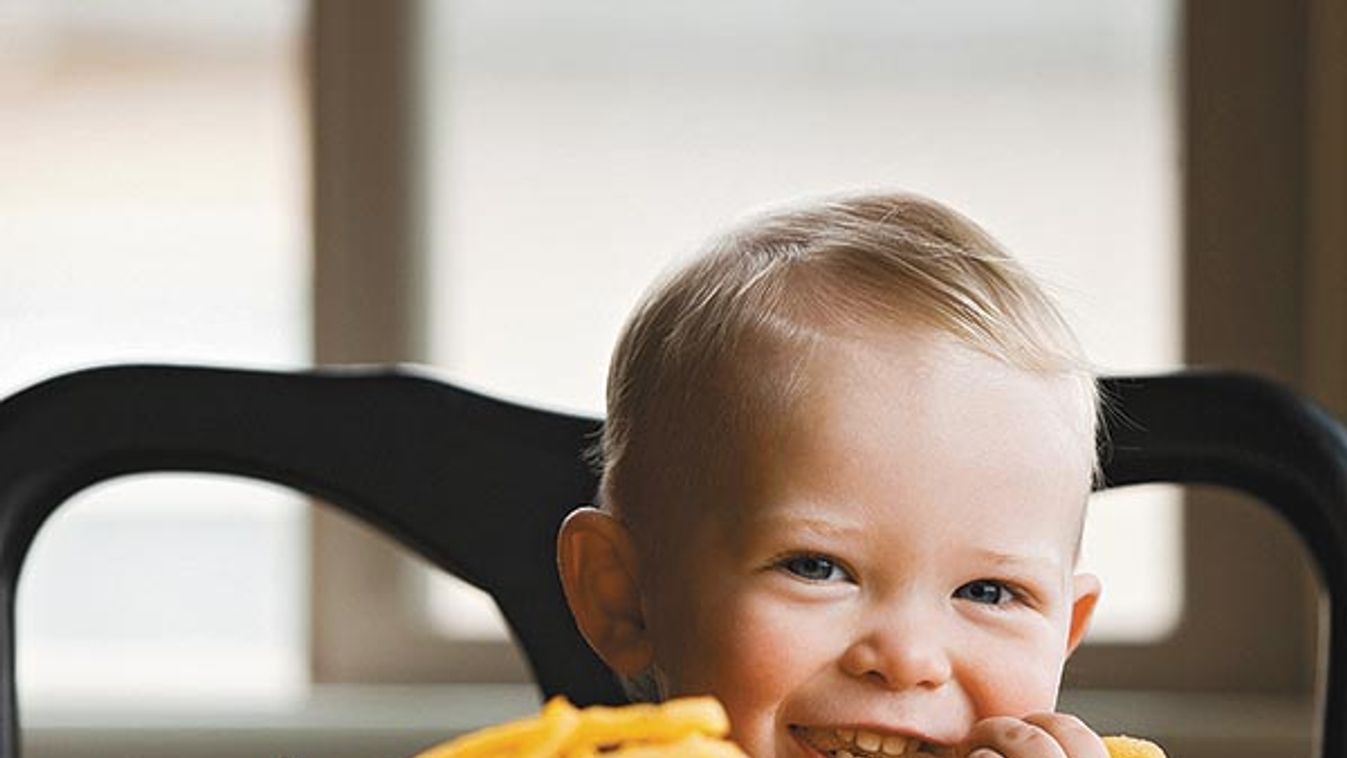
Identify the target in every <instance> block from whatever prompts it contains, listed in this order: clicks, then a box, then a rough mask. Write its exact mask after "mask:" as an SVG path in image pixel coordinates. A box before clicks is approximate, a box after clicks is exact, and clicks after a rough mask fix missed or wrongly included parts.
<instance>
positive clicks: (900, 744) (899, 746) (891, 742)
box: [880, 734, 910, 755]
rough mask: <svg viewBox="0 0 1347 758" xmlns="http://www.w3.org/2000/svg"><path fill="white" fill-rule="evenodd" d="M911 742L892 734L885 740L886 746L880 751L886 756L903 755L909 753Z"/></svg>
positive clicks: (881, 747) (882, 746)
mask: <svg viewBox="0 0 1347 758" xmlns="http://www.w3.org/2000/svg"><path fill="white" fill-rule="evenodd" d="M909 742H910V740H908V738H906V737H899V736H898V735H896V734H890V735H889V736H887V737H885V738H884V744H883V745H881V746H880V751H881V752H883V753H884V755H902V754H903V753H906V752H907V745H908V743H909Z"/></svg>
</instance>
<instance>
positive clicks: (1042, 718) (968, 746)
mask: <svg viewBox="0 0 1347 758" xmlns="http://www.w3.org/2000/svg"><path fill="white" fill-rule="evenodd" d="M958 755H959V756H961V757H964V756H966V758H1109V753H1108V749H1107V748H1105V747H1104V742H1103V740H1101V739H1100V738H1099V735H1097V734H1095V733H1094V731H1093V730H1092V729H1090V727H1088V726H1086V725H1085V722H1083V721H1081V720H1080V719H1078V718H1076V717H1075V716H1071V715H1069V714H1065V713H1035V714H1033V715H1032V716H1026V717H1024V718H1022V719H1017V718H1010V717H1008V716H997V717H994V718H989V719H983V720H982V721H979V722H978V723H976V724H974V725H973V729H972V731H970V732H969V733H968V738H967V739H965V740H964V742H963V744H961V745H960V746H959V750H958Z"/></svg>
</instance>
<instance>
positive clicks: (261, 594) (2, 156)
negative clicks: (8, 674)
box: [0, 0, 309, 707]
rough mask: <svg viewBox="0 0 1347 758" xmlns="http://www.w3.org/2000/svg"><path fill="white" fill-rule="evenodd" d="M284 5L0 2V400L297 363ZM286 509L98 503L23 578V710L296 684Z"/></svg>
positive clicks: (48, 543)
mask: <svg viewBox="0 0 1347 758" xmlns="http://www.w3.org/2000/svg"><path fill="white" fill-rule="evenodd" d="M301 10H302V8H301V6H300V4H299V3H298V2H293V1H283V2H263V1H262V0H250V1H248V2H242V3H229V4H227V5H212V4H206V3H142V2H127V1H120V2H100V3H83V2H76V1H75V0H0V37H2V38H3V39H4V40H5V43H4V44H3V45H0V113H3V114H4V115H3V117H0V166H4V173H5V176H6V178H7V181H4V182H0V271H3V274H0V324H3V328H0V354H3V355H4V356H5V360H4V362H3V363H0V393H3V394H9V393H12V392H14V391H16V390H18V389H19V388H20V387H22V386H25V385H28V384H31V383H33V382H36V381H38V380H41V379H44V378H46V377H49V376H51V375H54V374H57V373H60V372H63V371H68V370H72V369H78V368H83V367H88V366H91V365H95V364H101V363H108V362H121V361H163V362H191V363H204V364H228V365H245V366H261V367H294V366H297V365H301V364H303V363H304V362H306V361H307V358H308V352H309V348H308V341H309V338H308V334H309V327H308V323H309V321H308V315H307V309H308V294H307V293H308V257H307V227H306V222H305V217H306V206H305V166H306V162H305V161H306V157H305V153H304V148H303V144H304V143H303V122H302V119H301V114H302V111H301V104H302V100H301V98H300V94H301V90H300V81H299V76H298V65H297V63H298V60H297V55H298V51H299V39H300V38H299V34H300V21H301V18H302V14H301ZM304 539H305V530H304V511H303V509H302V501H301V500H299V499H298V498H297V497H295V496H294V495H292V494H289V493H281V492H277V491H275V490H274V489H272V488H268V487H262V486H261V485H256V484H252V485H247V486H244V485H241V484H239V483H236V482H227V483H226V482H222V481H221V480H219V479H218V478H206V477H182V476H174V477H148V478H144V479H141V478H137V479H135V480H132V481H129V482H114V483H111V484H108V485H106V486H104V487H99V488H96V489H94V490H92V491H90V492H89V493H86V494H83V495H81V496H80V497H78V498H76V500H75V501H74V502H73V503H72V504H69V505H68V506H66V507H63V508H62V509H61V510H60V511H59V512H58V513H57V514H56V515H55V516H54V517H53V519H52V520H51V522H49V524H47V526H46V528H45V529H44V530H43V532H42V533H41V534H40V535H39V537H38V540H37V542H36V543H35V544H34V546H33V550H32V552H31V553H30V555H29V558H28V561H27V563H26V564H25V568H24V574H23V578H22V582H21V586H20V593H19V603H18V652H19V663H18V665H19V682H20V696H21V700H22V702H23V703H24V705H25V707H26V706H27V705H29V704H31V703H34V702H38V703H42V702H51V703H57V704H61V705H67V704H69V703H71V702H73V701H72V698H86V697H87V698H95V699H97V698H115V699H118V700H119V701H121V702H129V701H127V700H126V698H127V696H128V695H136V696H139V697H148V698H151V699H153V698H160V699H162V700H163V701H165V702H168V701H176V699H178V698H180V697H181V696H184V695H192V694H198V695H200V694H206V693H210V694H212V696H213V697H215V698H217V699H218V698H219V697H220V696H222V695H228V696H237V697H239V698H245V699H246V698H275V697H289V696H290V695H293V694H294V693H295V692H297V691H302V689H303V687H304V686H306V684H307V675H308V674H307V647H306V636H305V635H306V619H305V618H304V613H305V608H306V607H307V604H306V602H305V580H304V575H303V574H304V572H303V567H304V556H305V542H304Z"/></svg>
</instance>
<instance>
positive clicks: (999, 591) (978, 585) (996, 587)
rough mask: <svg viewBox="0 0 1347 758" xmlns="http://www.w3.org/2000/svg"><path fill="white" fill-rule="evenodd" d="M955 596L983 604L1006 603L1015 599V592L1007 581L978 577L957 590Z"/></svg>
mask: <svg viewBox="0 0 1347 758" xmlns="http://www.w3.org/2000/svg"><path fill="white" fill-rule="evenodd" d="M954 597H956V598H958V599H959V600H968V601H971V602H974V603H980V604H982V605H1005V604H1006V603H1009V602H1010V601H1012V600H1014V599H1015V592H1014V591H1013V590H1011V589H1010V587H1008V586H1006V584H1005V582H998V581H995V580H993V579H978V580H977V581H972V582H969V583H968V584H965V585H964V586H962V587H960V588H959V589H957V590H955V591H954Z"/></svg>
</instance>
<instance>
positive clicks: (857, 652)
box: [841, 623, 952, 690]
mask: <svg viewBox="0 0 1347 758" xmlns="http://www.w3.org/2000/svg"><path fill="white" fill-rule="evenodd" d="M919 626H920V624H919V623H915V624H914V623H907V624H901V625H886V626H884V627H882V628H874V629H873V630H871V631H870V632H869V633H867V634H865V635H863V636H861V637H860V638H859V639H857V640H856V641H855V642H854V643H852V645H851V646H850V647H848V648H847V650H846V652H845V653H844V654H843V655H842V660H841V666H842V670H843V671H844V672H846V673H847V674H848V675H850V676H853V677H856V678H858V679H865V680H867V681H870V682H873V683H875V684H878V685H880V686H882V687H885V688H886V689H892V690H904V689H912V688H928V689H934V688H936V687H939V686H940V685H942V684H944V683H945V682H947V681H949V678H950V676H951V675H952V664H951V663H950V658H949V654H948V651H947V650H946V649H945V645H944V644H943V642H942V640H941V637H943V635H941V634H940V633H939V632H937V631H936V630H935V629H921V628H914V627H919Z"/></svg>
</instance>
